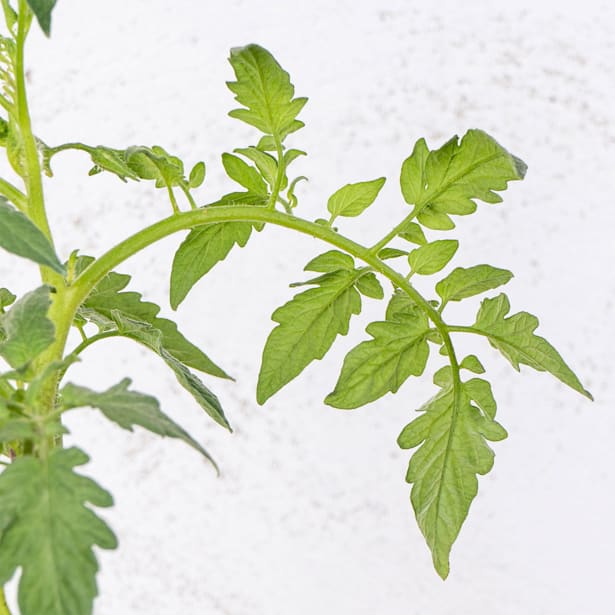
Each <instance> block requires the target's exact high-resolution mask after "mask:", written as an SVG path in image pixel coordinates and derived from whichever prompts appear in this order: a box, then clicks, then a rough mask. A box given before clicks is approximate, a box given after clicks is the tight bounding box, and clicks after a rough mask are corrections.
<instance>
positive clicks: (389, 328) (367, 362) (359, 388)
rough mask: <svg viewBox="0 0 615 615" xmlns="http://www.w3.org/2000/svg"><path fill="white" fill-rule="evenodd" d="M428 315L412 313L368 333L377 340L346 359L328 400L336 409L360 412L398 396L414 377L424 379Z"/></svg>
mask: <svg viewBox="0 0 615 615" xmlns="http://www.w3.org/2000/svg"><path fill="white" fill-rule="evenodd" d="M428 330H429V322H428V320H427V317H426V316H425V314H424V312H422V311H419V310H415V309H413V307H410V308H409V309H404V310H403V311H402V310H398V311H395V312H394V315H393V318H392V319H390V320H389V319H388V317H387V320H386V321H384V322H373V323H371V324H370V325H368V326H367V332H368V333H369V334H370V335H371V336H372V337H373V338H374V339H372V340H369V341H367V342H361V343H360V344H359V345H358V346H356V347H355V348H353V349H352V350H351V351H350V352H349V353H348V354H347V355H346V358H345V359H344V365H343V367H342V373H341V374H340V377H339V379H338V381H337V384H336V385H335V389H334V391H333V392H332V393H330V394H329V395H328V396H327V398H326V399H325V403H327V404H329V405H330V406H333V407H334V408H345V409H351V408H358V407H359V406H363V405H364V404H367V403H369V402H371V401H374V400H376V399H378V398H380V397H382V396H383V395H385V394H386V393H388V392H389V391H391V392H392V393H395V392H397V390H398V389H399V387H400V386H401V385H402V384H403V383H404V382H405V381H406V380H407V379H408V377H410V376H420V375H421V374H422V373H423V371H424V370H425V365H426V363H427V358H428V356H429V346H428V344H427V340H426V334H427V332H428Z"/></svg>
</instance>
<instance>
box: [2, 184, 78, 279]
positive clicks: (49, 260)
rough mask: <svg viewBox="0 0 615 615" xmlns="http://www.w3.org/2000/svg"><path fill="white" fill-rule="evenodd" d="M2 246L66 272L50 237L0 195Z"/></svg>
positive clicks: (62, 272)
mask: <svg viewBox="0 0 615 615" xmlns="http://www.w3.org/2000/svg"><path fill="white" fill-rule="evenodd" d="M0 247H2V248H4V249H5V250H6V251H7V252H11V253H12V254H16V255H17V256H23V257H24V258H28V259H30V260H31V261H34V262H35V263H38V264H39V265H46V266H47V267H50V268H51V269H53V270H54V271H57V272H58V273H60V274H62V275H64V274H65V273H66V272H65V270H64V266H63V265H62V263H61V262H60V259H59V258H58V256H57V254H56V253H55V250H54V248H53V246H52V245H51V243H50V241H49V239H47V237H45V235H44V234H43V233H42V231H41V230H40V229H39V228H38V227H37V226H36V225H35V224H34V223H33V222H31V221H30V219H29V218H28V217H27V216H26V215H25V214H22V213H21V212H20V211H18V210H17V209H15V208H14V207H13V206H12V205H10V204H9V203H8V201H7V200H6V199H5V198H4V197H2V196H0Z"/></svg>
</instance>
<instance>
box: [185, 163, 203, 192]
mask: <svg viewBox="0 0 615 615" xmlns="http://www.w3.org/2000/svg"><path fill="white" fill-rule="evenodd" d="M206 171H207V170H206V168H205V163H204V162H202V161H201V162H197V163H196V164H195V165H194V166H193V167H192V171H190V177H189V178H188V183H189V184H190V188H192V189H195V188H198V187H199V186H202V185H203V182H204V181H205V173H206Z"/></svg>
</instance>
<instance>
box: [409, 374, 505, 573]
mask: <svg viewBox="0 0 615 615" xmlns="http://www.w3.org/2000/svg"><path fill="white" fill-rule="evenodd" d="M439 374H440V375H439V377H438V378H436V377H434V382H436V380H437V381H438V382H437V383H439V386H440V387H441V390H440V391H439V392H438V394H437V395H436V396H435V397H433V398H432V399H431V400H429V401H428V402H427V403H426V404H424V405H423V406H422V407H421V408H420V409H419V412H421V413H422V414H421V415H420V416H419V417H418V418H416V419H414V420H413V421H412V422H411V423H410V424H408V425H407V426H406V427H405V428H404V430H403V431H402V432H401V434H400V436H399V438H398V440H397V442H398V444H399V446H400V447H401V448H404V449H407V448H415V447H417V446H419V445H420V448H419V449H418V450H417V451H416V452H415V453H414V455H413V456H412V459H411V460H410V464H409V467H408V473H407V475H406V480H407V481H408V482H409V483H412V493H411V497H410V499H411V502H412V506H413V508H414V512H415V514H416V519H417V521H418V524H419V527H420V528H421V531H422V532H423V535H424V536H425V539H426V541H427V544H428V545H429V548H430V549H431V552H432V556H433V563H434V566H435V568H436V571H437V572H438V574H439V575H440V576H441V577H442V578H443V579H444V578H446V577H447V576H448V573H449V554H450V551H451V547H452V545H453V543H454V542H455V539H456V538H457V535H458V534H459V530H460V529H461V526H462V524H463V522H464V520H465V518H466V516H467V514H468V510H469V508H470V504H471V503H472V500H473V499H474V497H475V496H476V494H477V492H478V481H477V478H476V475H477V474H481V475H483V474H487V472H489V470H491V468H492V466H493V458H494V454H493V451H492V450H491V448H490V447H489V445H488V444H487V440H491V441H496V440H501V439H502V438H504V437H506V431H505V430H504V428H503V427H501V426H500V425H499V424H498V423H496V422H495V421H494V420H493V415H494V414H495V402H493V404H494V405H493V407H489V412H484V410H483V412H481V410H482V405H481V404H484V403H485V399H484V397H483V394H484V390H482V391H481V395H477V397H479V398H480V401H477V404H478V406H477V405H474V404H473V403H472V402H473V401H476V400H475V399H474V394H475V390H474V388H473V387H472V386H470V387H468V386H467V384H466V383H459V386H458V387H457V388H456V387H454V385H453V382H452V376H451V371H450V367H449V369H448V371H444V372H441V373H440V372H439ZM474 380H478V379H474ZM482 382H485V381H482ZM487 384H488V383H487ZM489 391H490V389H489ZM492 399H493V398H492V397H491V399H490V400H489V403H490V402H491V400H492Z"/></svg>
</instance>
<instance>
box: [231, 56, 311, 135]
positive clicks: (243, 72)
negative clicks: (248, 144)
mask: <svg viewBox="0 0 615 615" xmlns="http://www.w3.org/2000/svg"><path fill="white" fill-rule="evenodd" d="M229 62H230V63H231V65H232V66H233V70H234V71H235V76H236V78H237V81H229V82H227V85H228V88H229V89H230V90H231V92H233V94H235V100H236V101H237V102H238V103H239V104H240V105H243V106H244V107H246V108H245V109H234V110H233V111H231V112H230V113H229V115H230V116H231V117H234V118H237V119H239V120H242V121H243V122H246V123H248V124H251V125H252V126H255V127H256V128H258V129H259V130H260V131H261V132H263V133H265V134H266V135H271V136H273V137H274V138H275V139H276V140H279V141H283V140H284V138H285V137H286V135H288V134H289V133H291V132H295V131H296V130H298V129H299V128H301V127H302V126H303V122H301V121H299V120H297V119H296V118H297V115H298V114H299V112H300V111H301V109H303V107H304V105H305V103H306V102H307V98H293V96H294V94H295V88H294V87H293V85H292V84H291V82H290V77H289V75H288V73H287V72H286V71H284V70H283V69H282V67H281V66H280V65H279V64H278V63H277V61H276V60H275V59H274V57H273V56H272V55H271V54H270V53H269V52H268V51H267V50H266V49H263V48H262V47H259V46H258V45H247V46H246V47H236V48H235V49H232V50H231V56H230V58H229Z"/></svg>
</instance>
